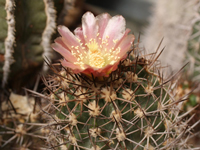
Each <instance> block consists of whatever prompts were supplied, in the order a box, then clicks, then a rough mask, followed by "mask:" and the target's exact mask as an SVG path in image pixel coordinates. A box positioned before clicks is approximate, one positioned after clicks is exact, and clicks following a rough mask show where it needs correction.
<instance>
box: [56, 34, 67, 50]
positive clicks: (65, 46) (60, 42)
mask: <svg viewBox="0 0 200 150" xmlns="http://www.w3.org/2000/svg"><path fill="white" fill-rule="evenodd" d="M54 42H55V43H58V44H60V45H61V46H62V47H64V48H65V49H67V50H69V51H71V50H70V49H69V48H68V47H67V45H66V44H65V43H64V42H63V40H62V37H58V38H56V39H55V40H54Z"/></svg>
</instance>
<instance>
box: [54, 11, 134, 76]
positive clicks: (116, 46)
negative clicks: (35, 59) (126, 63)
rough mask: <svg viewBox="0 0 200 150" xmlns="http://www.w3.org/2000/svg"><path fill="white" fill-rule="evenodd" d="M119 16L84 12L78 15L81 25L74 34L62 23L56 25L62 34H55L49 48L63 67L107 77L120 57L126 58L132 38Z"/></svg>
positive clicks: (76, 71) (115, 66)
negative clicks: (60, 56) (58, 57)
mask: <svg viewBox="0 0 200 150" xmlns="http://www.w3.org/2000/svg"><path fill="white" fill-rule="evenodd" d="M125 25H126V23H125V19H124V18H123V17H122V16H114V17H111V16H110V15H109V14H107V13H104V14H100V15H98V16H96V17H94V15H93V14H92V13H91V12H86V13H85V14H84V15H83V17H82V27H78V28H76V29H75V30H74V34H73V33H72V32H70V30H69V29H68V28H67V27H65V26H58V31H59V33H60V35H61V36H62V37H58V38H57V39H56V40H55V43H53V44H52V48H53V49H54V50H55V51H57V52H58V53H60V54H61V55H62V56H63V57H64V60H61V63H62V65H63V66H64V67H68V68H71V69H72V70H73V72H74V73H84V74H87V75H91V73H92V74H93V76H94V77H100V76H108V75H109V74H110V73H111V72H112V71H114V70H116V69H117V66H118V64H119V62H120V60H123V59H125V58H126V57H127V51H128V50H130V47H131V45H132V43H133V41H134V39H135V37H134V35H132V34H128V33H129V32H130V29H125Z"/></svg>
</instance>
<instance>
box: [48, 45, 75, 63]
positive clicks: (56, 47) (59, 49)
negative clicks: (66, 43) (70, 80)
mask: <svg viewBox="0 0 200 150" xmlns="http://www.w3.org/2000/svg"><path fill="white" fill-rule="evenodd" d="M51 47H52V48H53V49H54V50H55V51H57V52H58V53H60V54H61V55H62V56H63V57H64V58H65V59H66V60H67V61H70V62H75V61H77V59H76V58H75V57H74V56H73V55H72V54H71V53H70V52H69V50H68V49H66V48H64V47H63V46H62V45H61V44H58V43H53V44H51Z"/></svg>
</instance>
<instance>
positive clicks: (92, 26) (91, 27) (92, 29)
mask: <svg viewBox="0 0 200 150" xmlns="http://www.w3.org/2000/svg"><path fill="white" fill-rule="evenodd" d="M82 28H83V35H84V37H85V41H86V42H89V40H90V39H96V36H97V32H98V25H97V22H96V18H95V17H94V15H93V14H92V13H91V12H86V13H85V14H84V15H83V17H82Z"/></svg>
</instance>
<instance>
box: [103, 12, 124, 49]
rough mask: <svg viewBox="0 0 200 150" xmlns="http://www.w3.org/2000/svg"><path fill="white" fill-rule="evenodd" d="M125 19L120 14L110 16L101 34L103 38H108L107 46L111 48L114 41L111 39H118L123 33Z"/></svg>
mask: <svg viewBox="0 0 200 150" xmlns="http://www.w3.org/2000/svg"><path fill="white" fill-rule="evenodd" d="M125 25H126V22H125V19H124V18H123V17H122V16H114V17H112V18H111V19H110V20H109V22H108V25H107V26H106V29H105V31H104V34H103V39H105V40H106V37H109V38H107V40H108V45H107V47H108V48H109V49H111V48H112V47H114V45H115V43H114V42H113V40H120V39H121V38H122V36H123V35H124V33H125Z"/></svg>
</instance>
